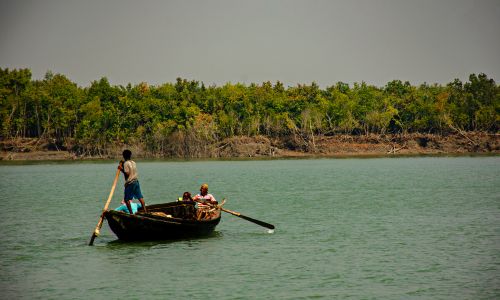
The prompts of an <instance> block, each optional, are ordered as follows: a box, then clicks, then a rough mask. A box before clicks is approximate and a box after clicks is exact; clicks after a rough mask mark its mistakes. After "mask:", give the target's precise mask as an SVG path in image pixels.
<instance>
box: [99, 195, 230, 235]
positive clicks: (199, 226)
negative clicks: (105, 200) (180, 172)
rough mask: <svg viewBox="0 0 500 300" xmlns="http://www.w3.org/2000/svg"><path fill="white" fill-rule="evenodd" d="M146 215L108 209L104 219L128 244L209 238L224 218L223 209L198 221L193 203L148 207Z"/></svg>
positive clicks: (171, 203) (174, 203)
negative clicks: (137, 241) (221, 212)
mask: <svg viewBox="0 0 500 300" xmlns="http://www.w3.org/2000/svg"><path fill="white" fill-rule="evenodd" d="M146 208H147V211H148V212H147V213H143V212H139V213H137V214H135V215H131V214H128V213H125V212H121V211H115V210H107V211H106V212H104V217H105V218H106V220H108V224H109V227H110V228H111V230H112V231H113V232H114V233H115V234H116V236H117V237H118V238H119V239H121V240H125V241H136V240H169V239H180V238H189V237H201V236H207V235H209V234H210V233H212V232H213V231H214V229H215V227H216V226H217V224H219V222H220V219H221V214H220V210H215V211H214V212H213V213H212V215H211V216H210V218H208V219H203V220H197V219H196V208H195V206H194V202H170V203H163V204H154V205H149V206H146Z"/></svg>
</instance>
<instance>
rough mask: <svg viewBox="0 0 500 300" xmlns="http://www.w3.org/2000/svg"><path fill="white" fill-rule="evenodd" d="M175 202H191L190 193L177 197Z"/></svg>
mask: <svg viewBox="0 0 500 300" xmlns="http://www.w3.org/2000/svg"><path fill="white" fill-rule="evenodd" d="M177 201H179V202H181V201H184V202H193V198H192V197H191V193H190V192H184V194H182V197H179V199H177Z"/></svg>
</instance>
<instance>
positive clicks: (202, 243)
mask: <svg viewBox="0 0 500 300" xmlns="http://www.w3.org/2000/svg"><path fill="white" fill-rule="evenodd" d="M138 168H139V174H140V180H141V186H142V189H143V193H144V196H145V198H146V202H147V203H149V204H153V203H162V202H167V201H171V200H173V199H175V198H177V197H178V196H180V195H181V193H182V192H183V191H191V192H196V190H197V189H198V187H199V185H200V184H201V183H203V182H208V183H209V185H210V192H211V193H213V194H214V195H215V197H216V198H218V199H219V200H220V199H221V198H222V197H226V198H227V203H226V206H225V207H226V208H228V209H232V210H236V211H239V212H242V213H244V214H246V215H248V216H250V217H253V218H256V219H260V220H263V221H266V222H269V223H272V224H274V225H276V230H275V231H274V233H270V232H268V231H267V229H265V228H263V227H259V226H257V225H255V224H253V223H249V222H247V221H245V220H242V219H240V218H237V217H234V216H231V215H228V214H224V216H223V219H222V221H221V223H220V224H219V226H218V227H217V228H216V232H215V234H214V235H213V236H211V237H209V238H204V239H192V240H182V241H176V242H141V243H122V242H119V241H117V240H116V238H115V236H114V235H113V233H112V232H111V231H110V230H109V227H108V226H107V223H105V224H104V227H103V229H102V234H101V236H100V237H98V238H97V239H96V242H95V246H94V247H89V246H87V245H86V244H87V243H88V241H89V238H90V235H91V233H92V231H93V229H94V227H95V225H96V223H97V221H98V216H99V214H100V210H101V209H102V207H103V206H104V203H105V201H106V199H107V196H108V193H109V190H110V188H111V184H112V181H113V176H114V174H115V171H116V163H115V162H113V163H112V162H109V163H72V164H68V163H64V164H36V165H0V177H1V178H2V180H1V181H0V195H1V200H2V203H3V206H2V210H1V215H0V228H1V232H0V233H1V235H0V257H1V259H0V262H1V265H0V298H1V299H120V298H124V299H498V298H500V158H499V157H477V158H471V157H461V158H448V157H441V158H395V159H316V160H270V161H267V160H263V161H207V162H203V161H200V162H164V161H161V162H144V161H138ZM122 183H123V179H120V183H119V186H118V187H117V190H116V193H115V197H114V198H113V201H112V204H111V207H116V206H118V205H119V202H120V198H121V197H122V193H123V188H122Z"/></svg>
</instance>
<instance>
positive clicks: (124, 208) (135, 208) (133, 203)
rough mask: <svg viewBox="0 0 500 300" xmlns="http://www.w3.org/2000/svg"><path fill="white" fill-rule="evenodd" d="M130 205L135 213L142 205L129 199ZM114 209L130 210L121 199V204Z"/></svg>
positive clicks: (127, 211)
mask: <svg viewBox="0 0 500 300" xmlns="http://www.w3.org/2000/svg"><path fill="white" fill-rule="evenodd" d="M130 207H131V208H132V213H133V214H135V213H137V211H138V210H139V208H142V205H141V204H140V203H135V202H132V201H130ZM115 210H116V211H123V212H126V213H130V211H129V210H128V207H127V205H126V204H125V202H124V201H122V205H121V206H118V207H117V208H115Z"/></svg>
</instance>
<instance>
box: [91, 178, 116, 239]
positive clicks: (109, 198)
mask: <svg viewBox="0 0 500 300" xmlns="http://www.w3.org/2000/svg"><path fill="white" fill-rule="evenodd" d="M119 175H120V169H118V170H116V175H115V180H114V181H113V186H112V187H111V192H109V197H108V201H106V205H104V209H103V210H102V214H101V217H100V218H99V222H97V226H96V227H95V230H94V233H92V237H91V238H90V243H89V246H92V245H93V244H94V240H95V238H96V237H97V236H98V235H99V229H101V227H102V222H103V220H104V212H106V210H107V209H108V206H109V202H111V198H113V193H114V192H115V187H116V183H117V182H118V176H119Z"/></svg>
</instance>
